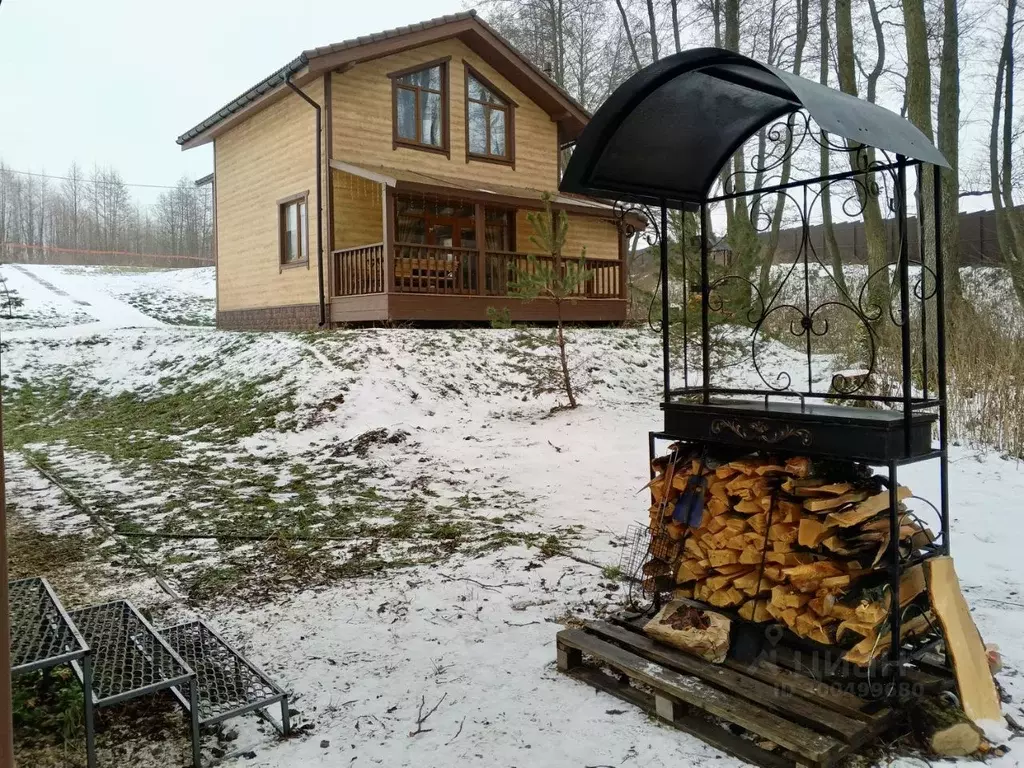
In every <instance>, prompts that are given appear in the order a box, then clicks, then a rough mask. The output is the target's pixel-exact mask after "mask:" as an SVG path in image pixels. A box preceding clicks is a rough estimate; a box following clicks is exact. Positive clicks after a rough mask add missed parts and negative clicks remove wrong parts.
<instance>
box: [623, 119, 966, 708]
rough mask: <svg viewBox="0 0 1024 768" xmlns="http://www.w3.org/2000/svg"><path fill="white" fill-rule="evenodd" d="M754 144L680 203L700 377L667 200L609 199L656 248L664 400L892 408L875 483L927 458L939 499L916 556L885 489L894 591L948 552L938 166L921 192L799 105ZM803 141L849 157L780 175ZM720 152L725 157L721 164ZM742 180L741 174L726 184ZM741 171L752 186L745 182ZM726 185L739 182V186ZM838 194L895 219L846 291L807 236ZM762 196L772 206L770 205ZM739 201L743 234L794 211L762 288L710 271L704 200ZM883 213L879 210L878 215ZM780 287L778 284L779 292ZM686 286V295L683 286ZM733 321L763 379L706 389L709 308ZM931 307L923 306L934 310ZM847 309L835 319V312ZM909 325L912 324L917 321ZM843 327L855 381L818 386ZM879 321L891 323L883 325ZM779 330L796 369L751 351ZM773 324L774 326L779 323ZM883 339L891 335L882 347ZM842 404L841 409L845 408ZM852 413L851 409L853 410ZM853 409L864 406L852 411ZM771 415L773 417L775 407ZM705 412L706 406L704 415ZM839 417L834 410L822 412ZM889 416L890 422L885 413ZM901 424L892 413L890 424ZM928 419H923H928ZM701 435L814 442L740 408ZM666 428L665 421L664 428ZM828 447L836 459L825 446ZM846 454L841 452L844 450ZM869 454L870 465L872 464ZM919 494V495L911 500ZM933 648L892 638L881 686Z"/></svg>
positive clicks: (805, 445) (902, 165)
mask: <svg viewBox="0 0 1024 768" xmlns="http://www.w3.org/2000/svg"><path fill="white" fill-rule="evenodd" d="M759 140H760V141H762V142H763V145H762V146H764V148H765V152H764V153H763V154H761V153H758V154H759V156H760V158H761V159H760V160H759V159H758V157H757V156H755V157H754V158H753V160H752V161H751V162H750V163H749V167H746V168H740V169H736V170H733V171H731V172H729V173H727V174H726V175H725V176H724V177H723V178H722V192H721V194H717V195H712V194H711V191H710V190H708V191H707V193H706V194H705V197H704V199H703V200H702V201H700V202H699V204H696V205H694V206H693V207H687V208H686V210H692V211H696V212H697V213H698V216H699V222H700V274H699V276H695V277H694V278H693V280H692V282H693V283H695V284H696V285H695V287H696V288H697V289H698V290H699V295H700V302H701V319H700V365H699V370H700V374H701V375H700V379H699V380H698V381H696V382H691V378H693V377H692V375H691V374H692V373H693V371H692V370H691V366H690V363H689V358H690V349H689V347H690V345H691V340H690V338H689V336H690V333H689V331H690V329H689V327H688V326H687V319H686V315H687V311H686V309H685V308H684V311H683V312H682V313H681V317H680V318H679V319H678V320H673V318H672V315H671V312H670V301H669V298H670V295H669V294H670V291H669V271H668V264H669V255H668V238H667V237H663V236H662V234H663V233H666V232H667V224H668V205H671V203H669V202H668V201H663V203H664V204H663V205H662V207H661V208H660V210H659V211H657V213H655V211H653V210H651V209H650V208H649V207H647V206H637V205H633V206H629V207H625V206H620V207H618V210H621V211H623V212H625V211H626V210H628V211H630V212H633V213H641V214H643V215H645V216H646V218H647V219H648V221H650V222H651V223H652V224H653V225H654V226H653V227H652V228H651V230H650V233H649V234H648V235H647V237H648V242H649V243H651V244H652V245H653V244H654V243H653V242H652V241H654V242H658V243H659V244H660V250H661V265H660V266H661V269H660V274H659V282H660V288H661V326H660V330H661V334H662V345H663V365H664V382H663V384H664V404H665V405H664V407H665V408H666V412H668V410H669V409H670V408H671V407H672V406H673V405H674V404H677V403H678V404H684V403H689V404H691V405H693V406H702V405H703V406H713V407H716V408H722V407H728V405H729V403H730V402H732V401H734V399H735V398H737V397H744V396H745V397H747V398H750V397H751V396H753V397H756V398H763V399H764V412H765V413H766V414H767V415H769V416H771V415H772V410H773V408H776V407H777V405H776V403H773V402H772V401H773V399H775V398H787V399H790V402H795V400H796V399H798V400H799V411H798V413H802V412H804V410H805V403H806V402H807V401H811V402H815V401H817V402H821V401H824V400H826V399H828V400H829V401H830V402H838V403H842V404H846V405H852V406H858V405H861V406H863V405H871V406H874V407H875V408H882V409H885V410H887V411H889V412H890V413H891V412H892V411H897V412H900V413H901V414H902V434H903V436H904V444H903V446H902V450H900V451H899V452H898V453H896V454H895V455H894V456H893V457H888V458H887V460H886V461H885V462H884V464H885V467H886V470H887V472H886V474H887V477H886V481H887V482H888V483H889V484H890V487H895V486H896V485H897V482H898V472H899V467H900V466H902V465H904V464H908V463H913V462H917V461H922V460H929V459H930V460H937V462H938V466H939V480H940V495H941V498H940V501H939V504H938V506H936V505H933V504H931V503H930V502H927V501H925V502H924V503H925V504H926V505H927V506H928V507H930V508H931V510H933V511H934V513H935V515H936V516H937V518H938V519H937V523H938V526H939V527H940V528H941V533H939V534H938V535H937V536H935V537H934V539H933V540H931V541H930V542H929V543H928V544H927V546H925V547H922V548H919V550H916V551H914V552H909V553H907V552H902V551H901V548H900V545H899V528H900V525H901V524H902V522H903V521H904V520H905V519H906V517H907V515H908V514H912V513H907V512H904V511H901V509H900V507H899V505H898V503H897V501H896V499H895V494H893V500H892V503H891V507H890V541H891V544H890V550H889V553H888V558H887V561H888V569H889V577H890V581H889V588H890V589H891V590H892V594H899V587H900V579H901V576H902V573H903V571H904V570H905V569H906V568H908V567H911V566H913V565H915V564H917V563H919V562H922V561H923V560H925V559H927V558H929V557H932V556H934V555H937V554H948V552H949V494H948V463H947V447H948V441H947V433H946V415H947V414H946V350H945V316H944V302H945V293H944V284H943V264H942V232H941V221H940V216H939V214H940V205H939V201H940V189H941V186H940V185H941V172H942V171H941V169H940V168H939V167H937V166H927V167H930V168H933V169H934V170H933V176H932V182H933V188H932V189H931V190H928V189H925V188H924V184H923V182H922V178H923V176H924V174H923V173H922V172H921V170H922V168H925V167H926V166H925V165H923V164H922V163H921V162H920V161H918V160H915V159H912V158H909V157H906V156H903V155H891V154H890V153H888V152H885V151H883V150H878V149H873V148H871V147H867V146H865V145H860V144H855V143H853V142H850V143H847V142H846V141H845V140H842V141H841V142H837V141H836V140H834V139H833V138H832V137H830V136H829V135H828V134H827V133H826V132H825V131H823V130H819V129H818V128H817V127H816V126H814V125H813V124H812V121H811V119H810V117H809V116H808V114H807V113H806V112H804V111H794V112H791V113H790V114H788V115H786V116H784V117H782V118H781V119H779V120H778V121H776V122H774V123H772V124H770V125H769V126H767V127H766V128H764V129H763V130H762V132H761V134H760V137H759ZM803 148H808V149H811V148H815V149H817V150H818V151H819V152H820V151H822V150H824V151H827V152H830V153H832V152H834V153H842V154H844V155H846V156H847V158H848V159H849V161H850V162H849V167H850V170H846V171H841V172H837V173H832V174H829V175H824V176H812V177H808V178H797V179H794V178H792V177H791V171H792V169H793V167H794V166H795V163H793V160H794V158H796V157H797V155H798V153H799V152H800V151H801V149H803ZM731 162H732V160H731V159H730V160H729V161H727V163H726V168H728V167H729V163H731ZM909 169H915V170H916V177H917V185H916V187H917V188H916V190H915V191H914V192H915V193H916V195H917V198H918V200H919V201H923V200H924V199H925V198H924V196H925V195H927V194H931V196H932V203H933V205H932V210H933V211H934V216H933V217H932V219H931V221H928V220H926V219H925V213H926V209H927V206H923V205H918V206H917V208H918V211H919V215H918V218H917V228H918V234H919V237H918V245H919V248H918V252H917V253H916V254H914V255H912V254H911V253H910V237H909V233H910V220H909V217H908V213H907V201H908V195H909V194H910V190H909V189H908V176H907V174H908V170H909ZM741 177H742V179H743V182H744V184H742V185H740V184H738V183H737V182H739V180H740V179H741ZM748 180H752V183H751V184H750V185H749V188H745V187H747V184H746V183H745V182H747V181H748ZM737 187H740V188H739V189H737ZM826 190H828V191H829V192H830V193H835V192H840V193H841V194H840V195H839V196H838V200H839V205H840V207H841V209H842V211H843V212H844V214H846V215H847V216H849V217H856V216H861V215H863V214H864V212H865V210H866V208H867V205H868V200H869V199H870V198H873V197H874V198H878V197H881V198H883V199H884V202H885V209H884V210H885V212H887V213H888V214H889V222H885V221H883V226H885V225H886V224H887V223H888V224H891V225H892V226H893V227H894V228H895V242H894V243H892V246H891V250H890V251H889V254H888V255H889V258H888V259H887V262H886V263H885V264H884V265H882V266H877V265H876V267H875V269H873V270H871V269H870V268H869V269H868V270H867V271H866V272H867V274H866V278H865V280H864V282H863V284H862V285H861V286H860V287H859V289H857V290H851V289H849V288H848V287H846V286H844V283H843V281H840V280H837V279H836V276H835V275H834V274H833V273H832V271H831V266H830V265H829V264H828V263H826V262H827V261H828V260H827V259H824V258H823V255H822V254H819V253H818V252H817V250H816V249H815V247H814V244H813V242H812V241H811V238H810V227H811V220H812V217H813V216H814V213H815V211H816V210H818V208H819V206H820V203H821V200H822V195H823V194H824V192H825V191H826ZM771 198H774V202H771ZM740 201H742V202H744V203H745V204H746V205H748V206H749V212H750V217H751V225H752V228H753V230H754V232H755V233H765V232H768V231H769V230H770V229H771V228H772V227H773V226H779V225H780V224H779V221H780V220H781V217H782V216H783V215H784V213H785V212H787V211H793V210H795V211H796V219H797V222H798V226H799V228H800V230H801V234H800V237H799V247H798V249H797V253H796V255H795V258H794V259H793V262H792V263H791V264H789V266H788V268H787V269H785V270H784V271H783V275H782V277H781V279H780V280H779V281H778V282H777V283H775V284H771V283H768V285H769V290H768V291H764V290H763V289H762V285H761V284H759V283H760V282H761V281H759V280H755V279H752V278H751V274H752V273H751V272H748V273H747V274H745V275H744V274H730V273H725V274H714V275H713V274H712V272H713V269H712V264H711V263H710V262H711V254H710V250H711V243H710V242H709V239H710V230H711V227H710V213H711V211H710V209H711V207H712V206H714V205H716V204H720V203H726V202H731V203H734V204H735V203H738V202H740ZM884 218H885V216H884V214H883V219H884ZM926 236H930V238H931V240H930V242H931V243H932V244H933V249H934V252H933V253H926V250H925V241H926ZM681 248H682V253H683V258H682V261H683V270H682V273H683V286H682V290H683V292H684V295H689V291H690V288H691V286H690V282H691V278H690V276H689V275H688V274H687V267H686V243H685V242H684V243H682V244H681ZM812 272H813V273H816V274H818V275H823V276H824V279H825V280H826V281H827V282H829V283H830V287H831V288H832V291H831V293H832V294H833V295H831V296H829V297H827V298H824V299H821V300H820V301H817V302H816V301H815V300H814V298H813V295H812V290H811V280H812ZM733 286H738V288H736V289H734V290H733V291H732V297H733V299H735V297H736V296H740V297H743V299H744V300H743V302H742V304H741V305H739V306H736V304H735V302H734V304H733V305H732V306H731V305H730V300H729V296H728V295H727V294H729V288H731V287H733ZM787 289H788V290H787ZM695 292H696V291H695ZM730 313H731V316H732V317H735V318H738V319H739V320H740V323H741V324H743V325H746V326H747V327H748V328H749V329H750V337H749V356H750V360H751V362H752V364H753V368H754V370H755V371H756V372H757V376H758V378H759V379H760V382H761V386H759V387H751V388H737V387H729V386H723V385H716V384H715V382H714V380H713V379H714V370H713V367H712V361H711V354H710V347H711V343H710V342H711V328H712V317H713V316H715V315H719V316H722V315H724V316H729V314H730ZM931 313H934V315H932V314H931ZM929 317H933V318H934V326H935V330H936V331H937V333H936V334H935V341H936V348H935V350H934V353H935V361H934V364H935V366H936V370H934V371H929V369H928V367H929V365H931V364H932V363H931V361H930V360H929V358H930V357H931V351H930V350H929V334H930V332H932V329H931V328H930V323H929ZM843 319H845V323H841V322H840V321H841V320H843ZM675 323H680V324H682V328H681V331H682V346H683V370H682V385H681V386H678V382H677V385H676V386H674V385H673V380H672V373H673V372H672V366H671V354H670V351H671V344H670V341H671V337H670V331H671V326H673V325H674V324H675ZM916 323H919V326H920V332H919V333H918V332H917V331H916V330H915V324H916ZM844 324H847V325H848V324H852V326H853V327H854V328H855V329H856V330H857V333H858V335H859V336H860V337H861V338H863V339H864V364H863V368H864V371H863V372H862V373H860V372H859V375H858V376H856V377H853V376H849V375H846V374H844V373H837V374H834V375H832V376H831V377H829V378H828V380H827V381H826V382H822V381H820V380H818V379H816V377H815V374H814V362H815V356H816V346H819V345H816V342H819V344H820V342H821V340H822V339H823V338H824V337H826V336H828V335H829V334H830V333H835V332H838V331H839V329H840V327H842V326H843V325H844ZM886 325H891V326H892V327H893V328H895V331H891V332H890V331H884V328H885V326H886ZM773 329H775V330H777V331H778V332H781V333H785V332H788V333H790V334H792V335H793V336H794V337H797V338H798V339H802V340H803V344H802V353H801V361H802V365H801V367H802V368H803V370H802V371H800V372H799V373H797V372H796V371H795V370H789V369H787V368H785V367H783V368H781V370H777V371H771V370H769V367H770V366H769V365H767V364H766V363H765V361H764V359H763V355H762V352H763V347H764V345H765V343H766V342H767V341H768V339H769V332H770V331H772V330H773ZM779 329H781V330H779ZM883 332H885V333H886V334H888V333H892V334H893V335H892V336H888V335H887V336H886V340H889V339H895V338H897V337H898V344H895V345H894V346H895V347H897V348H898V351H899V380H898V381H896V380H895V377H894V380H892V381H888V382H886V383H887V384H888V385H889V386H888V387H887V388H886V389H885V390H883V391H880V392H879V393H874V394H873V393H871V392H868V391H864V390H865V389H866V384H867V383H868V382H869V381H872V380H875V379H876V378H877V376H878V375H879V373H880V372H879V369H878V363H879V354H880V351H881V347H882V342H883V337H882V334H883ZM888 348H889V349H892V348H893V345H890V346H889V347H888ZM915 353H916V354H919V355H920V358H919V359H920V361H921V362H920V364H921V367H922V369H921V374H922V375H921V378H920V380H919V381H916V380H915V376H914V374H915V370H914V355H915ZM932 377H934V379H935V382H936V384H937V387H936V389H935V391H932V390H931V379H932ZM794 407H795V406H787V408H786V409H785V410H786V412H789V413H792V412H793V409H794ZM844 410H845V409H844ZM857 410H858V409H856V408H852V409H850V413H851V414H855V413H856V412H857ZM860 413H861V414H863V413H864V411H860ZM929 413H930V414H933V415H932V417H931V418H933V419H935V420H936V421H937V423H938V446H937V447H936V446H934V445H932V447H931V449H930V450H926V451H922V450H920V446H917V447H915V448H912V444H911V434H912V424H914V423H916V424H917V426H918V432H920V425H921V421H920V419H921V415H922V414H929ZM776 415H777V414H776ZM708 418H709V419H710V418H711V416H709V417H708ZM830 418H833V419H834V420H836V421H837V422H839V424H840V428H841V424H842V419H843V416H842V415H833V416H830ZM890 421H891V420H890ZM897 423H899V421H897ZM929 423H930V422H929ZM707 424H708V426H707V435H706V439H708V440H709V441H712V442H714V441H715V440H717V439H726V438H728V440H727V441H728V442H732V443H734V444H735V443H736V442H737V441H741V442H745V443H749V444H751V445H752V446H755V447H754V448H753V449H756V447H757V446H761V447H765V448H770V449H773V450H776V449H778V450H789V451H800V452H806V453H808V454H809V455H814V454H815V451H816V450H818V448H817V445H816V444H813V445H812V435H811V433H810V432H809V431H808V430H807V429H805V428H804V427H805V425H804V424H801V423H798V421H794V422H793V423H790V422H788V421H781V420H775V421H773V420H772V419H771V418H769V419H767V420H761V419H758V418H756V417H755V418H753V419H752V418H751V417H750V416H746V417H743V418H739V419H733V418H730V417H729V416H728V415H723V414H721V413H715V414H714V418H713V420H710V421H709V422H707ZM669 432H671V430H669V429H666V433H669ZM656 437H657V438H658V439H666V438H668V437H669V435H668V434H665V433H651V451H652V459H653V450H654V439H655V438H656ZM829 455H835V454H834V453H831V454H829ZM856 455H857V454H853V453H851V454H850V456H851V457H852V456H856ZM878 463H881V462H878ZM922 501H924V500H922ZM892 605H893V608H892V611H891V615H890V617H889V626H890V628H891V630H892V631H893V632H894V633H895V634H894V636H895V637H899V636H900V635H899V633H900V629H901V621H902V619H903V614H902V613H901V611H900V607H899V601H898V600H893V601H892ZM932 647H934V642H930V641H929V642H924V643H921V642H918V643H916V644H915V645H914V647H913V649H912V650H908V647H905V646H904V644H903V643H899V642H897V643H893V644H892V647H891V650H890V652H889V655H888V659H887V664H886V665H885V667H884V669H885V673H886V675H887V678H888V679H889V680H891V681H893V688H892V689H891V690H892V691H895V690H897V686H896V685H895V683H896V682H898V680H899V674H900V667H901V665H902V664H903V663H904V662H905V661H907V660H908V658H909V657H912V656H914V655H919V654H920V653H921V652H922V651H923V650H928V649H930V648H932Z"/></svg>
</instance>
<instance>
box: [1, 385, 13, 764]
mask: <svg viewBox="0 0 1024 768" xmlns="http://www.w3.org/2000/svg"><path fill="white" fill-rule="evenodd" d="M0 391H2V390H0ZM0 410H2V409H0ZM3 436H4V428H3V415H2V413H0V447H2V446H3ZM10 669H11V605H10V599H9V596H8V590H7V490H6V487H5V485H4V457H3V451H2V450H0V670H2V671H3V674H0V768H14V725H13V722H12V719H11V675H10Z"/></svg>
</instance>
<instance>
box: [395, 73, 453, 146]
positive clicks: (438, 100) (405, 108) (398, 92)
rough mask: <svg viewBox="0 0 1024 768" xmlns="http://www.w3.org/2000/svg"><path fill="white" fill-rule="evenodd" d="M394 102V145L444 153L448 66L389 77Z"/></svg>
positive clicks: (446, 143)
mask: <svg viewBox="0 0 1024 768" xmlns="http://www.w3.org/2000/svg"><path fill="white" fill-rule="evenodd" d="M389 77H390V78H391V83H392V90H393V94H392V95H393V98H394V143H395V145H396V146H398V145H403V146H409V147H416V148H417V149H428V150H433V151H438V152H446V151H447V149H448V64H447V62H446V61H437V62H432V63H430V64H427V65H426V66H424V67H421V68H418V69H414V70H403V71H401V72H393V73H391V75H389Z"/></svg>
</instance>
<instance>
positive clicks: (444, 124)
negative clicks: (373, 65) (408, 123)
mask: <svg viewBox="0 0 1024 768" xmlns="http://www.w3.org/2000/svg"><path fill="white" fill-rule="evenodd" d="M451 59H452V57H451V56H443V57H441V58H440V59H434V60H433V61H426V62H424V63H422V64H416V65H414V66H411V67H406V68H405V69H399V70H397V71H395V72H388V78H389V79H390V80H391V149H392V150H395V149H398V148H399V147H405V148H406V149H418V150H421V151H423V152H435V153H437V154H439V155H444V156H445V157H447V158H448V159H449V160H451V157H452V152H451V120H450V109H449V106H448V104H449V102H450V100H451V82H450V77H451V67H450V66H449V65H448V64H449V62H450V61H451ZM438 66H439V67H441V146H440V147H435V146H434V145H433V144H424V143H423V142H420V141H413V140H411V139H403V138H401V137H399V135H398V89H399V85H398V78H400V77H404V76H405V75H411V74H412V73H413V72H422V71H423V70H424V69H431V68H433V67H438ZM416 103H417V107H418V105H419V95H418V93H417V98H416ZM416 121H417V125H419V109H418V108H417V110H416ZM418 130H419V129H418V128H417V131H418Z"/></svg>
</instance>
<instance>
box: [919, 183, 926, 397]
mask: <svg viewBox="0 0 1024 768" xmlns="http://www.w3.org/2000/svg"><path fill="white" fill-rule="evenodd" d="M924 194H925V190H924V165H923V164H920V163H919V164H918V166H917V252H918V258H919V259H920V261H921V388H922V389H923V390H924V399H925V400H927V399H928V299H927V298H926V297H927V296H928V270H927V266H928V254H927V252H926V250H925V247H924V240H925V238H924V233H925V228H926V226H927V222H926V221H925V220H924Z"/></svg>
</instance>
